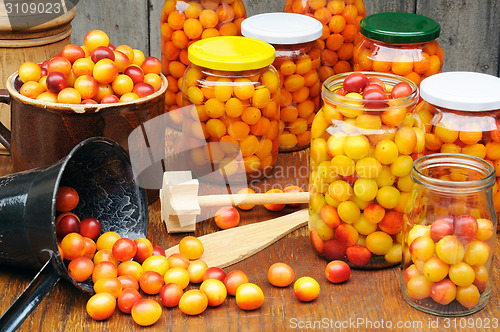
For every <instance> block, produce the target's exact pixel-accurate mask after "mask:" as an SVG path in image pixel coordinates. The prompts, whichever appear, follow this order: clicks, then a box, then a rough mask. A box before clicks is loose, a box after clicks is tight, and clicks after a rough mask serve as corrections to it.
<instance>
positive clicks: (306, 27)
mask: <svg viewBox="0 0 500 332" xmlns="http://www.w3.org/2000/svg"><path fill="white" fill-rule="evenodd" d="M322 31H323V26H322V25H321V23H320V22H318V20H315V19H313V18H311V17H308V16H305V15H299V14H292V13H267V14H260V15H254V16H252V17H249V18H247V19H245V20H244V21H243V23H242V24H241V33H242V34H243V36H245V37H251V38H255V39H259V40H262V41H265V42H267V43H269V44H271V45H273V46H274V48H275V49H276V58H275V60H274V63H273V66H274V67H275V68H276V69H277V70H278V71H279V74H280V79H281V80H280V81H281V92H280V107H281V109H280V114H281V115H280V117H281V118H280V136H279V141H280V152H289V151H297V150H301V149H304V148H306V147H308V146H309V143H310V142H311V123H312V121H313V119H314V115H315V114H316V113H317V112H318V110H319V104H320V95H321V83H320V81H319V74H318V69H319V66H320V65H321V62H320V53H321V50H320V49H319V47H318V44H317V43H316V40H317V39H318V38H319V37H321V34H322Z"/></svg>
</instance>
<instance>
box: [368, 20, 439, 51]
mask: <svg viewBox="0 0 500 332" xmlns="http://www.w3.org/2000/svg"><path fill="white" fill-rule="evenodd" d="M360 28H361V33H362V34H363V35H364V36H365V37H368V38H371V39H376V40H380V41H383V42H386V43H395V44H410V43H423V42H427V41H431V40H434V39H436V38H437V37H439V33H440V31H441V25H439V23H437V22H436V21H434V20H433V19H431V18H428V17H425V16H422V15H417V14H410V13H379V14H373V15H370V16H367V17H365V18H363V19H362V20H361V22H360Z"/></svg>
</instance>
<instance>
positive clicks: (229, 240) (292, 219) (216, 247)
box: [165, 209, 309, 268]
mask: <svg viewBox="0 0 500 332" xmlns="http://www.w3.org/2000/svg"><path fill="white" fill-rule="evenodd" d="M308 219H309V211H308V209H302V210H299V211H297V212H293V213H290V214H288V215H286V216H282V217H278V218H274V219H271V220H267V221H262V222H258V223H253V224H250V225H245V226H240V227H235V228H231V229H227V230H224V231H218V232H215V233H211V234H207V235H203V236H200V237H198V239H199V240H200V241H201V243H203V247H204V248H205V252H204V253H203V256H201V257H200V259H201V260H203V261H205V263H207V265H208V266H209V267H212V266H216V267H220V268H223V267H226V266H229V265H233V264H236V263H238V262H240V261H242V260H244V259H245V258H248V257H250V256H252V255H254V254H256V253H257V252H259V251H261V250H262V249H264V248H267V247H268V246H269V245H271V244H273V243H274V242H276V241H278V240H279V239H281V238H282V237H284V236H285V235H287V234H289V233H291V232H293V231H294V230H296V229H298V228H300V227H302V226H305V225H307V221H308ZM178 252H179V246H178V245H176V246H173V247H171V248H169V249H167V250H165V254H166V255H167V257H168V256H170V255H171V254H173V253H178Z"/></svg>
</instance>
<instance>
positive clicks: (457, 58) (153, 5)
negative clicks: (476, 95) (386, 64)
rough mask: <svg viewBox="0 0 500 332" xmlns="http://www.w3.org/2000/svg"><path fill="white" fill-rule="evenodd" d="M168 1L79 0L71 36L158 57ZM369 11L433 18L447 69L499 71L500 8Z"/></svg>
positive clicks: (382, 3)
mask: <svg viewBox="0 0 500 332" xmlns="http://www.w3.org/2000/svg"><path fill="white" fill-rule="evenodd" d="M243 2H244V3H245V6H246V9H247V13H248V16H252V15H255V14H258V13H264V12H280V11H282V10H283V6H284V3H285V0H273V1H268V0H243ZM163 3H164V0H149V1H148V0H121V1H119V5H118V4H117V2H116V0H99V1H95V0H80V1H79V2H78V5H77V11H78V13H77V17H76V18H75V20H74V21H73V27H74V31H73V40H74V41H75V42H77V43H81V42H82V40H83V39H82V38H83V36H84V34H85V33H86V32H87V31H89V30H91V29H103V30H105V31H106V32H107V33H108V34H109V35H110V37H111V39H112V40H113V41H114V42H115V43H118V44H120V43H122V44H129V45H130V46H133V47H135V48H139V49H141V50H143V51H144V53H145V54H147V55H153V56H156V57H160V23H159V22H160V13H161V8H162V6H163ZM365 5H366V9H367V12H368V14H374V13H378V12H385V11H401V12H409V13H417V14H421V15H425V16H429V17H431V18H433V19H435V20H436V21H438V22H439V23H440V24H441V27H442V30H441V36H440V38H439V39H438V40H439V42H440V44H441V46H442V47H443V49H444V53H445V62H444V71H451V70H467V71H477V72H484V73H488V74H492V75H499V74H500V68H499V64H498V62H499V55H500V38H498V36H499V35H500V24H498V22H499V21H500V6H498V3H497V1H491V0H488V1H477V0H460V1H450V0H435V1H429V0H398V1H395V0H365Z"/></svg>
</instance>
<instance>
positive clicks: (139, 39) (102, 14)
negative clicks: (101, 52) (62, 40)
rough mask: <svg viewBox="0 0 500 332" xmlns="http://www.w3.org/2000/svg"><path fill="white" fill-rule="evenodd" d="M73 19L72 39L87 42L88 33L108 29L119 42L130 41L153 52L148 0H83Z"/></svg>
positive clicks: (133, 44)
mask: <svg viewBox="0 0 500 332" xmlns="http://www.w3.org/2000/svg"><path fill="white" fill-rule="evenodd" d="M76 10H77V14H76V17H75V19H74V20H73V22H72V25H73V33H72V36H71V37H72V42H73V43H75V44H77V45H82V44H83V37H84V36H85V34H86V33H87V32H88V31H90V30H94V29H99V30H103V31H105V32H106V33H107V34H108V35H109V38H110V41H111V43H113V44H114V45H115V46H118V45H121V44H127V45H129V46H130V47H132V48H136V49H139V50H141V51H143V52H144V54H149V27H148V24H149V20H148V15H149V13H148V0H119V1H117V0H80V1H79V2H78V4H77V8H76Z"/></svg>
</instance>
